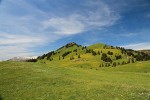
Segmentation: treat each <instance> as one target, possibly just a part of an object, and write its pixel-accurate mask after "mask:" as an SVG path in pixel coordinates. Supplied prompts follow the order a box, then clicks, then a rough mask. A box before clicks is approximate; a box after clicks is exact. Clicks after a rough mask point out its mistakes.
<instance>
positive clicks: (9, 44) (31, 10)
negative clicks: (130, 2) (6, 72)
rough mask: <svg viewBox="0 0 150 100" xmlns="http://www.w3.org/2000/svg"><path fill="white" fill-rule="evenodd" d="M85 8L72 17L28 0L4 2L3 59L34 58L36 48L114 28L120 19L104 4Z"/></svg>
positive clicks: (1, 22) (0, 16)
mask: <svg viewBox="0 0 150 100" xmlns="http://www.w3.org/2000/svg"><path fill="white" fill-rule="evenodd" d="M82 6H83V7H81V8H82V9H78V10H77V9H74V11H73V12H72V13H70V14H69V15H66V16H61V15H60V16H58V15H53V13H45V12H44V11H42V10H40V9H37V8H36V7H35V6H33V5H32V4H30V3H28V2H27V1H23V0H16V1H14V0H6V1H4V2H3V3H2V5H1V9H0V12H1V14H0V19H1V20H0V55H1V56H0V59H8V58H11V57H13V56H24V55H25V56H26V55H33V54H35V53H34V52H33V51H34V50H33V51H31V49H32V48H34V47H38V46H39V45H43V44H44V45H45V44H47V43H48V42H53V41H56V40H58V39H60V38H63V37H65V36H67V35H72V34H78V33H82V32H86V31H88V30H92V29H94V28H98V29H102V28H104V27H108V26H111V25H113V24H115V23H116V21H117V20H118V19H119V18H120V16H119V15H118V14H117V13H116V12H113V10H112V9H111V8H110V7H109V6H108V5H106V4H104V3H102V2H101V1H98V2H96V3H94V1H92V0H90V2H88V3H86V4H83V5H82ZM18 9H19V10H18ZM22 12H23V13H22ZM64 13H65V12H64Z"/></svg>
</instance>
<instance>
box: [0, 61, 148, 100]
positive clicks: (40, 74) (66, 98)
mask: <svg viewBox="0 0 150 100" xmlns="http://www.w3.org/2000/svg"><path fill="white" fill-rule="evenodd" d="M66 61H67V60H66ZM62 62H63V61H61V62H57V61H53V62H46V64H44V63H39V62H37V63H27V62H0V77H1V80H0V95H1V97H2V98H3V99H5V100H10V99H12V100H15V99H18V100H22V99H25V100H29V99H34V100H35V99H36V100H38V99H40V100H59V99H63V100H73V99H74V100H77V99H78V100H85V99H87V100H92V99H95V100H98V99H102V100H104V99H105V100H107V99H113V100H114V99H118V100H121V99H122V100H127V99H129V100H130V99H134V100H149V98H150V97H148V96H150V84H149V83H150V62H149V61H147V62H137V63H134V64H129V65H123V66H118V67H109V68H98V70H96V68H92V69H90V68H91V67H89V66H90V65H89V64H88V63H84V64H82V63H81V64H80V62H74V64H73V65H72V66H71V65H70V64H68V65H67V63H65V64H64V63H62ZM64 62H65V60H64ZM75 63H77V64H75ZM63 64H64V65H63ZM81 67H82V68H81ZM86 67H89V68H86Z"/></svg>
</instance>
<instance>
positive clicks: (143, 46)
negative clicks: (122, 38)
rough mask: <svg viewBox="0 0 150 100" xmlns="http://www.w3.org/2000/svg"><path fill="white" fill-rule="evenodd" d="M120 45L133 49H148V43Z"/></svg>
mask: <svg viewBox="0 0 150 100" xmlns="http://www.w3.org/2000/svg"><path fill="white" fill-rule="evenodd" d="M121 47H125V48H127V49H134V50H147V49H148V50H150V43H136V44H128V45H123V46H121Z"/></svg>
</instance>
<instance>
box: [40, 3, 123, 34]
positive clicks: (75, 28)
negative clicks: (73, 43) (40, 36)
mask: <svg viewBox="0 0 150 100" xmlns="http://www.w3.org/2000/svg"><path fill="white" fill-rule="evenodd" d="M80 10H81V11H76V12H78V13H73V14H71V15H69V16H67V17H54V18H53V17H52V18H49V19H48V20H46V21H44V22H43V26H44V29H48V28H50V29H53V32H54V33H57V34H77V33H82V32H85V31H87V30H91V29H93V28H99V29H100V28H104V27H108V26H111V25H113V24H115V22H116V21H117V20H118V19H119V18H120V16H119V15H118V14H117V13H116V12H113V11H112V9H111V8H109V6H108V5H106V4H104V3H102V2H100V1H99V2H96V3H94V2H89V3H87V4H85V5H84V7H83V9H80Z"/></svg>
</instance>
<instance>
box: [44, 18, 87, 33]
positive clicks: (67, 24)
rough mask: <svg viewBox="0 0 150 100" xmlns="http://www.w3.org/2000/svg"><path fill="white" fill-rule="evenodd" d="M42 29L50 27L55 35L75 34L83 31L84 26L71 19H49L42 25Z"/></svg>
mask: <svg viewBox="0 0 150 100" xmlns="http://www.w3.org/2000/svg"><path fill="white" fill-rule="evenodd" d="M43 25H44V28H45V29H46V28H49V27H52V28H54V31H53V32H52V33H56V34H76V33H80V32H82V31H84V28H85V26H84V25H83V23H81V22H80V21H78V20H76V19H73V18H71V17H70V18H60V17H56V18H51V19H49V20H48V21H45V22H44V23H43Z"/></svg>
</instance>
